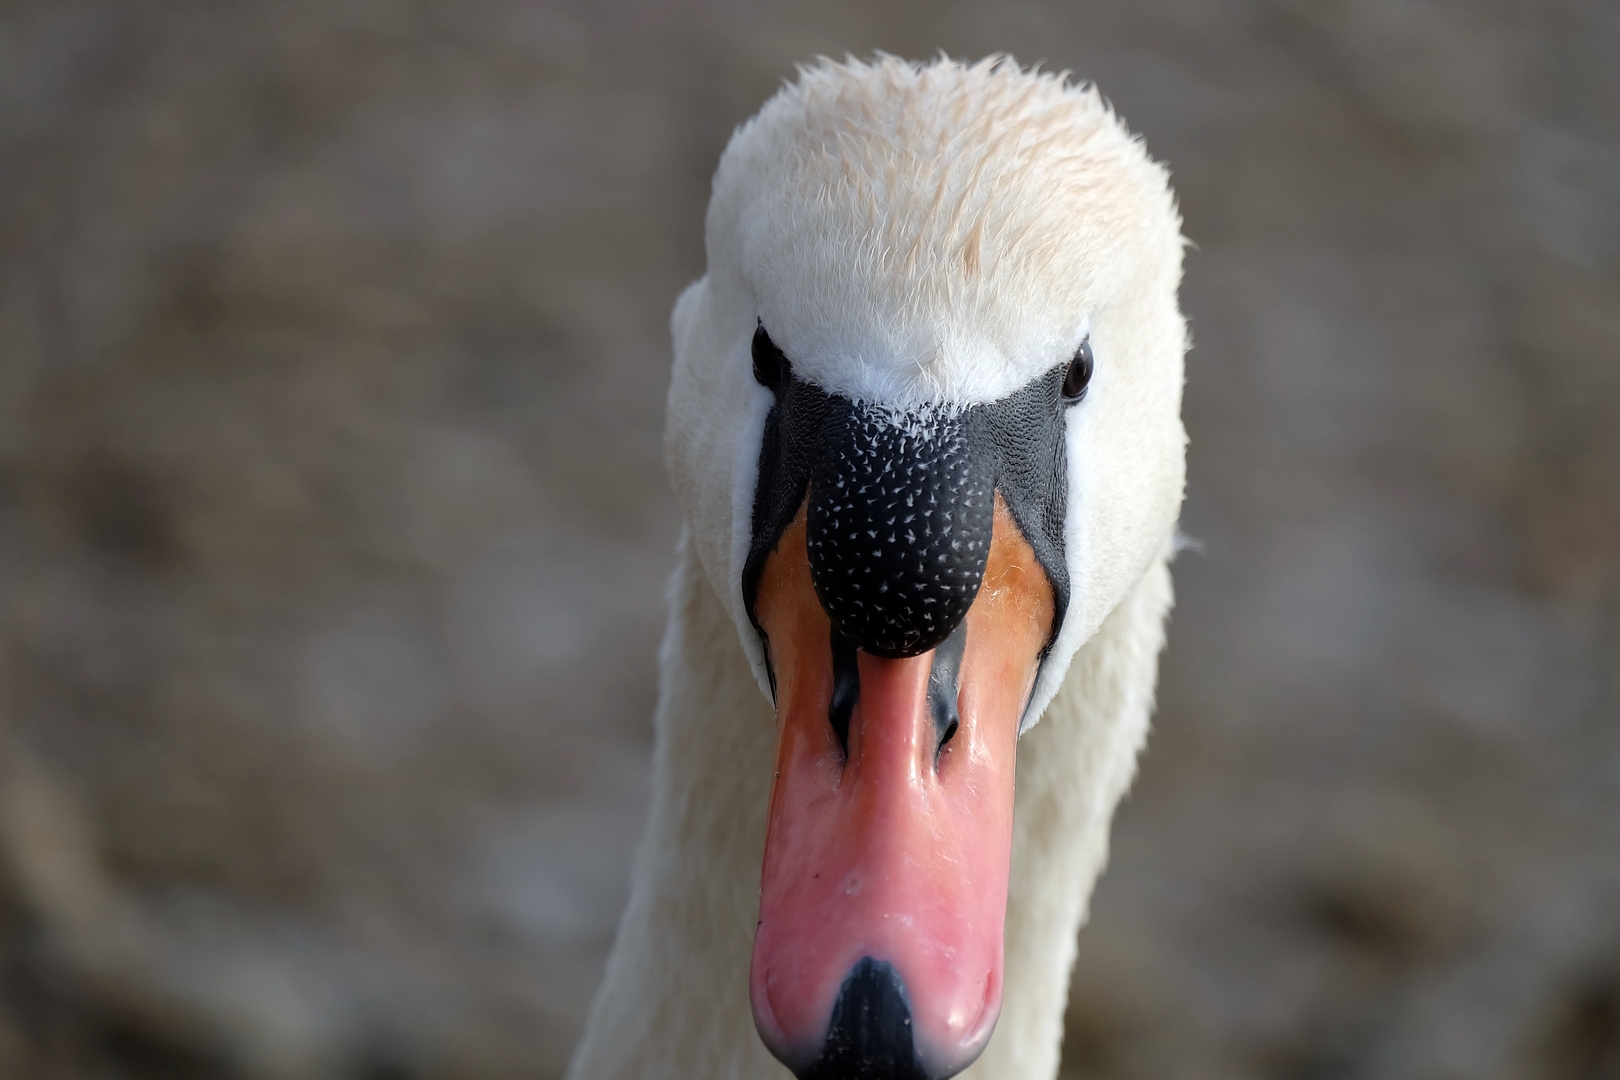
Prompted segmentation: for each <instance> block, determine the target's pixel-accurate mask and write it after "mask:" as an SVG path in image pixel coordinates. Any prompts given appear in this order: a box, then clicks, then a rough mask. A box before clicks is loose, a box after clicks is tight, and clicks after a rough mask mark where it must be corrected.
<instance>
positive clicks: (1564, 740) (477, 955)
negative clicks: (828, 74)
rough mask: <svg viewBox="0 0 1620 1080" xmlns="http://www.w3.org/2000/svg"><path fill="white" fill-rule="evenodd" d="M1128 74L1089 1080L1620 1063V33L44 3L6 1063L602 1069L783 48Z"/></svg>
mask: <svg viewBox="0 0 1620 1080" xmlns="http://www.w3.org/2000/svg"><path fill="white" fill-rule="evenodd" d="M873 48H884V49H888V50H891V51H894V52H898V53H902V54H906V55H911V56H923V55H928V54H930V53H932V52H933V51H935V50H937V49H939V48H943V49H945V50H947V51H949V52H950V53H952V54H954V55H965V56H979V55H983V54H985V53H987V52H990V51H994V50H1007V51H1010V52H1012V53H1013V54H1014V55H1016V56H1018V57H1019V58H1021V59H1024V60H1037V59H1041V60H1044V61H1045V62H1046V63H1047V64H1048V66H1052V67H1059V68H1063V67H1067V68H1072V69H1074V70H1075V71H1076V72H1077V73H1078V74H1079V75H1081V76H1083V77H1086V78H1091V79H1095V80H1096V81H1097V82H1098V83H1099V84H1100V85H1101V87H1102V88H1103V90H1104V92H1105V93H1106V94H1107V95H1108V96H1109V97H1110V98H1111V99H1112V100H1113V101H1114V102H1115V103H1116V104H1117V105H1118V107H1119V109H1120V111H1121V112H1122V113H1123V114H1124V115H1125V116H1126V117H1127V118H1128V120H1129V121H1130V123H1131V124H1132V125H1133V127H1134V128H1135V129H1136V130H1138V131H1141V132H1143V133H1144V134H1145V136H1146V138H1147V140H1148V146H1149V148H1150V150H1151V151H1152V152H1153V153H1154V154H1155V155H1156V156H1158V157H1160V158H1163V159H1165V160H1167V161H1169V162H1170V163H1171V165H1172V167H1173V170H1174V174H1175V179H1176V184H1177V187H1178V189H1179V192H1180V195H1181V200H1182V206H1183V209H1184V211H1185V215H1186V230H1187V232H1188V235H1189V236H1191V237H1192V238H1193V239H1194V240H1195V241H1196V242H1197V244H1198V248H1197V250H1196V251H1194V252H1193V253H1192V254H1191V255H1190V258H1189V262H1188V279H1187V284H1186V288H1185V290H1184V297H1185V305H1186V307H1187V310H1188V311H1189V313H1190V315H1191V318H1192V326H1193V331H1194V335H1195V337H1196V348H1195V350H1194V352H1193V354H1192V356H1191V358H1190V363H1189V382H1188V393H1187V419H1188V424H1189V427H1190V430H1191V434H1192V439H1193V446H1192V454H1193V457H1192V472H1191V491H1190V498H1189V502H1188V506H1187V512H1186V517H1185V527H1186V529H1187V530H1188V531H1189V532H1190V533H1191V534H1192V535H1193V536H1195V537H1197V538H1198V539H1200V540H1201V541H1202V543H1203V549H1204V550H1203V552H1202V554H1190V555H1187V556H1184V557H1183V558H1182V560H1181V562H1180V563H1179V564H1178V566H1177V578H1178V585H1179V591H1180V598H1181V599H1180V606H1179V608H1178V611H1177V614H1176V620H1175V624H1174V626H1173V629H1172V634H1171V646H1170V651H1169V654H1168V656H1167V658H1166V664H1165V669H1164V680H1163V685H1162V688H1161V694H1160V703H1161V707H1160V712H1159V718H1158V722H1157V729H1156V734H1155V736H1154V738H1153V740H1152V742H1151V746H1150V749H1149V753H1148V755H1147V758H1146V759H1145V762H1144V768H1143V772H1142V776H1141V780H1140V782H1139V784H1138V785H1137V789H1136V791H1135V793H1134V794H1133V795H1132V797H1131V799H1130V800H1129V802H1128V803H1127V805H1126V807H1125V808H1124V810H1123V812H1122V814H1121V816H1120V819H1119V821H1118V827H1117V830H1116V844H1115V854H1114V860H1113V866H1112V869H1111V870H1110V871H1109V873H1108V875H1107V877H1106V878H1105V880H1104V882H1103V885H1102V887H1101V889H1100V891H1099V893H1098V895H1097V898H1096V903H1095V918H1094V920H1093V923H1092V925H1091V927H1090V928H1089V929H1088V930H1087V931H1086V932H1085V934H1084V935H1083V937H1082V944H1081V961H1080V969H1079V971H1078V973H1077V976H1076V981H1075V992H1074V995H1073V1000H1072V1004H1071V1008H1070V1018H1071V1020H1070V1035H1069V1044H1068V1051H1067V1053H1068V1058H1067V1064H1066V1066H1065V1068H1066V1073H1067V1075H1069V1076H1072V1077H1088V1078H1096V1080H1115V1078H1117V1080H1137V1078H1141V1080H1147V1078H1154V1080H1163V1078H1186V1080H1223V1078H1232V1080H1248V1078H1276V1080H1307V1078H1322V1080H1328V1078H1334V1080H1351V1078H1373V1077H1379V1078H1382V1077H1413V1078H1450V1077H1457V1078H1463V1077H1468V1078H1489V1080H1496V1078H1503V1080H1508V1078H1511V1080H1529V1078H1567V1080H1600V1078H1608V1080H1612V1078H1615V1077H1620V686H1617V676H1616V668H1617V662H1620V7H1617V6H1615V5H1613V4H1610V3H1602V2H1593V3H1574V2H1541V3H1536V4H1527V3H1510V2H1507V0H1499V2H1496V3H1452V4H1427V3H1425V4H1418V3H1397V2H1394V0H1355V2H1351V0H1343V2H1332V3H1318V2H1308V0H1264V2H1256V3H1239V2H1237V0H1228V2H1225V3H1209V2H1198V3H1194V2H1192V0H1153V2H1148V3H1130V4H1127V3H1118V4H1107V5H1104V4H1084V5H1082V4H1063V3H1055V2H1054V3H1050V4H1044V5H1040V4H1037V5H1031V4H1027V3H1004V4H997V5H989V4H966V3H954V4H935V5H921V4H917V5H899V4H885V5H872V4H866V3H858V2H853V0H851V2H847V3H842V4H834V3H820V4H800V5H781V6H776V7H772V8H770V9H769V10H767V9H766V8H765V7H764V6H762V5H752V4H742V3H734V4H731V5H729V6H728V5H726V4H722V3H714V4H709V5H698V4H688V5H682V6H676V5H662V4H653V3H642V4H639V5H638V4H618V3H584V2H577V0H575V2H569V3H561V4H554V3H534V2H519V0H511V2H508V0H474V2H464V3H458V4H453V5H452V4H442V5H428V4H403V3H399V4H382V3H368V2H365V0H359V2H352V3H341V4H338V3H331V2H321V3H316V2H304V3H275V4H260V5H255V6H248V5H225V4H220V3H214V2H201V0H198V2H189V3H168V4H156V3H152V4H143V3H126V2H111V0H108V2H101V3H93V2H77V0H65V2H51V3H38V4H29V3H11V4H8V5H6V6H5V8H4V9H3V12H0V682H3V689H0V695H3V696H0V707H3V719H0V1076H3V1077H7V1078H17V1080H34V1078H52V1080H55V1078H63V1080H79V1078H101V1077H132V1078H133V1077H139V1078H149V1077H150V1078H155V1077H164V1078H167V1077H182V1078H185V1077H197V1078H227V1077H228V1078H252V1080H294V1078H296V1080H326V1078H334V1080H337V1078H344V1080H347V1078H363V1080H395V1078H398V1080H414V1078H423V1080H426V1078H441V1077H442V1078H484V1077H490V1078H500V1077H520V1076H521V1077H542V1078H543V1077H556V1076H558V1075H559V1073H560V1071H561V1069H562V1066H563V1063H564V1062H565V1060H566V1056H567V1054H568V1051H569V1049H570V1047H571V1045H572V1041H573V1039H574V1037H575V1035H576V1033H577V1031H578V1029H579V1026H580V1024H581V1023H582V1020H583V1016H584V1011H585V1008H586V1007H587V1004H588V1002H589V999H590V996H591V993H592V990H593V988H594V986H595V983H596V980H597V978H598V972H599V969H600V965H601V962H602V957H603V954H604V950H605V949H606V947H607V944H608V942H609V940H610V937H611V934H612V931H613V927H614V924H615V920H616V917H617V912H618V908H619V905H620V904H621V903H622V901H623V897H624V882H625V866H626V861H627V859H628V855H629V850H630V847H631V844H632V842H633V839H634V836H635V833H636V831H637V828H638V825H639V820H638V819H639V815H640V811H641V807H642V805H643V787H644V783H645V778H646V769H647V761H648V747H649V724H648V717H649V712H650V708H651V704H652V700H653V692H654V683H653V678H654V676H653V654H654V650H655V647H656V642H657V636H658V632H659V626H660V622H661V617H662V616H661V603H660V585H661V581H662V578H663V576H664V574H665V572H666V570H667V568H668V566H669V565H670V561H671V557H670V547H671V543H672V540H673V536H674V531H675V512H674V509H673V505H672V502H671V499H670V497H669V495H668V493H667V490H666V487H665V483H664V477H663V470H662V465H661V461H660V426H661V423H662V395H663V392H664V389H665V385H666V374H665V372H666V366H667V362H668V346H667V341H666V336H665V329H664V327H665V319H666V313H667V311H668V308H669V305H670V303H671V301H672V299H673V297H674V295H675V293H676V291H677V290H678V289H679V287H680V286H681V285H682V284H684V283H685V282H686V281H687V280H689V279H690V278H692V277H693V276H695V275H696V274H698V273H700V272H701V267H702V258H703V255H702V250H701V219H702V213H703V207H704V203H705V199H706V195H707V185H708V177H709V174H710V173H711V171H712V169H713V167H714V164H715V160H716V157H717V155H718V153H719V151H720V148H721V147H722V146H723V145H724V141H725V139H726V137H727V134H728V133H729V131H730V129H731V128H732V126H733V125H735V124H736V123H738V122H739V121H740V120H742V119H743V118H745V117H746V116H747V115H748V114H749V113H750V112H752V111H753V109H754V108H756V107H757V106H758V104H759V103H760V102H761V101H762V100H763V99H764V97H765V96H766V95H768V94H769V93H770V92H771V90H772V88H773V87H774V86H775V85H777V83H778V82H779V80H781V79H782V78H783V77H785V76H787V75H788V74H790V73H791V70H792V64H793V62H794V61H796V60H800V59H804V58H807V57H810V56H811V55H813V54H816V53H818V52H830V53H835V54H841V53H842V52H844V51H846V50H852V51H856V52H862V53H864V52H867V51H869V50H871V49H873Z"/></svg>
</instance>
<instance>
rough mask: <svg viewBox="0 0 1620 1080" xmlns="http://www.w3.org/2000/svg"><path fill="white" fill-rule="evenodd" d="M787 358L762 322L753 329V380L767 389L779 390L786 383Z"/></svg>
mask: <svg viewBox="0 0 1620 1080" xmlns="http://www.w3.org/2000/svg"><path fill="white" fill-rule="evenodd" d="M787 378H788V358H787V357H785V356H783V355H782V350H781V349H778V348H777V347H776V342H774V341H772V340H771V335H769V334H767V333H766V332H765V324H764V323H763V322H762V323H760V324H759V326H758V327H756V328H755V330H754V381H756V382H758V383H759V385H761V386H763V387H765V388H766V389H768V390H780V389H782V387H783V386H784V385H786V383H787Z"/></svg>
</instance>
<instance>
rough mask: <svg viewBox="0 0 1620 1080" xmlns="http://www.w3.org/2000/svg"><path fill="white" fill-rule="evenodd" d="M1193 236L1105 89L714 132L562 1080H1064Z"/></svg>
mask: <svg viewBox="0 0 1620 1080" xmlns="http://www.w3.org/2000/svg"><path fill="white" fill-rule="evenodd" d="M1180 228H1181V223H1180V217H1179V213H1178V210H1177V207H1176V204H1175V200H1174V196H1173V194H1172V192H1171V189H1170V186H1169V181H1168V175H1167V173H1166V171H1165V170H1164V168H1163V167H1162V166H1160V165H1158V164H1156V163H1155V162H1153V161H1152V160H1151V159H1150V158H1149V157H1148V155H1147V153H1146V151H1145V150H1144V148H1143V146H1142V144H1141V142H1140V141H1139V140H1137V139H1135V138H1133V137H1132V136H1131V135H1130V133H1129V132H1128V131H1127V130H1126V128H1125V127H1124V125H1123V123H1122V122H1121V121H1120V120H1119V119H1118V118H1117V117H1116V116H1115V115H1114V113H1113V112H1112V110H1111V108H1110V107H1109V106H1108V105H1107V104H1106V103H1105V102H1104V101H1103V100H1102V99H1101V98H1100V97H1099V95H1098V94H1097V92H1096V90H1095V89H1094V88H1091V87H1089V86H1084V85H1075V84H1072V83H1070V82H1069V81H1068V80H1067V78H1066V75H1054V74H1049V73H1043V72H1040V71H1038V70H1029V69H1023V68H1021V67H1020V66H1019V65H1018V64H1016V63H1015V62H1013V61H1011V60H1010V59H1008V58H1006V57H999V56H998V57H991V58H989V59H987V60H984V61H980V62H977V63H973V64H966V63H962V62H958V61H953V60H949V59H946V58H943V57H942V58H941V59H939V60H937V61H934V62H931V63H922V64H918V63H910V62H905V61H902V60H900V59H897V58H895V57H892V56H887V55H883V54H879V55H878V56H876V57H874V58H872V59H870V60H858V59H854V58H850V59H846V60H845V61H842V62H835V61H830V60H827V59H822V60H820V61H818V62H817V63H815V64H813V65H810V66H806V67H801V68H800V69H799V73H798V77H797V79H795V80H793V81H792V82H789V83H787V84H785V85H784V86H783V87H782V88H781V89H780V90H779V92H778V93H776V94H775V96H774V97H772V98H771V99H770V100H769V101H768V102H767V103H766V104H765V105H764V106H763V108H762V109H761V110H760V112H759V113H758V114H757V115H756V116H754V117H753V118H752V119H751V120H749V121H748V122H747V123H745V124H743V125H742V126H741V127H740V128H738V129H737V131H736V132H735V133H734V135H733V137H732V139H731V141H730V143H729V144H728V146H727V148H726V150H725V152H724V153H723V155H722V157H721V160H720V165H719V169H718V171H717V173H716V175H715V178H714V187H713V193H712V198H711V202H710V205H709V211H708V217H707V221H706V248H707V257H708V261H707V268H706V273H705V275H704V276H703V277H702V278H700V279H699V280H698V281H696V282H694V283H693V284H692V285H690V286H688V287H687V289H686V290H685V291H684V292H683V293H682V294H681V296H680V297H679V299H678V300H677V302H676V304H675V309H674V313H673V316H672V319H671V330H672V337H673V340H674V354H675V359H674V369H673V374H672V381H671V386H670V391H669V402H668V426H667V435H666V456H667V460H668V464H669V469H670V475H671V478H672V483H673V486H674V489H675V492H676V494H677V497H678V500H679V503H680V506H681V509H682V514H683V526H682V530H681V534H680V539H679V542H678V546H677V559H676V562H677V565H676V568H675V570H674V572H673V574H672V577H671V579H670V584H669V586H668V596H667V599H668V604H669V621H668V626H667V631H666V634H665V637H664V641H663V645H662V648H661V652H660V657H659V665H660V690H659V697H658V703H657V710H656V715H655V732H656V744H655V753H654V766H653V780H652V790H651V801H650V810H649V814H648V820H647V825H646V830H645V833H644V835H643V838H642V840H641V843H640V846H639V848H638V849H637V852H636V855H635V857H634V862H633V866H632V870H631V894H630V899H629V901H628V905H627V908H626V910H625V912H624V915H623V919H622V922H621V924H620V928H619V931H618V936H617V938H616V940H615V943H614V946H613V949H612V951H611V954H610V956H609V959H608V963H607V969H606V974H605V976H604V980H603V982H602V985H601V987H600V989H599V991H598V993H597V996H596V998H595V1000H594V1003H593V1005H592V1008H591V1010H590V1013H589V1017H588V1020H587V1024H586V1029H585V1033H584V1035H583V1036H582V1038H581V1041H580V1043H579V1045H578V1046H577V1048H576V1050H575V1054H574V1057H573V1059H572V1062H571V1065H570V1072H569V1076H570V1077H572V1078H573V1080H632V1078H648V1080H651V1078H673V1077H691V1078H703V1080H721V1078H736V1080H743V1078H759V1077H773V1076H786V1074H787V1072H788V1071H791V1072H792V1073H793V1074H794V1075H795V1076H797V1077H799V1078H800V1080H838V1078H855V1077H872V1078H896V1080H899V1078H906V1080H923V1078H926V1080H940V1078H943V1077H947V1076H951V1075H955V1074H956V1073H959V1072H961V1071H963V1070H964V1069H966V1070H967V1075H969V1076H973V1077H983V1078H1005V1080H1014V1078H1016V1080H1032V1078H1041V1077H1051V1076H1053V1075H1054V1074H1055V1073H1056V1071H1057V1067H1058V1061H1059V1052H1060V1043H1061V1037H1062V1020H1063V1013H1064V1006H1065V997H1066V993H1067V987H1068V980H1069V972H1070V967H1071V964H1072V962H1073V959H1074V955H1075V948H1076V945H1075V938H1076V934H1077V932H1078V929H1079V926H1080V924H1081V922H1082V920H1083V918H1084V915H1085V911H1086V904H1087V899H1088V897H1089V895H1090V892H1091V889H1092V886H1093V884H1094V882H1095V880H1096V878H1097V875H1098V873H1099V872H1100V870H1101V867H1102V865H1103V862H1104V860H1105V857H1106V852H1107V843H1108V824H1109V819H1110V817H1111V816H1112V814H1113V811H1114V807H1115V805H1116V804H1117V802H1118V801H1119V799H1120V797H1121V796H1122V794H1123V793H1124V791H1125V789H1126V787H1127V785H1128V784H1129V782H1130V780H1131V777H1132V774H1133V772H1134V770H1135V763H1136V758H1137V753H1138V750H1139V748H1140V747H1141V745H1142V743H1143V740H1144V737H1145V735H1146V731H1147V726H1148V718H1149V714H1150V712H1151V710H1152V703H1153V691H1154V684H1155V679H1156V677H1157V664H1158V656H1159V652H1160V649H1161V647H1162V645H1163V643H1164V624H1165V619H1166V617H1167V614H1168V612H1169V609H1170V606H1171V581H1170V573H1169V562H1170V560H1171V558H1172V556H1173V554H1174V550H1175V542H1174V536H1175V529H1176V523H1177V519H1178V516H1179V512H1180V506H1181V500H1182V491H1183V486H1184V477H1185V465H1184V461H1185V445H1186V437H1185V433H1184V430H1183V427H1182V424H1181V419H1180V407H1181V388H1182V379H1183V358H1184V354H1185V352H1186V348H1187V334H1186V325H1185V321H1184V319H1183V318H1182V315H1181V313H1180V310H1179V307H1178V303H1177V296H1176V293H1177V288H1178V286H1179V282H1180V277H1181V258H1182V246H1183V242H1182V239H1181V233H1180ZM1043 717H1044V719H1043ZM1037 721H1039V723H1037ZM992 1033H994V1038H991V1035H992Z"/></svg>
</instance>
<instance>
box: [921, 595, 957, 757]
mask: <svg viewBox="0 0 1620 1080" xmlns="http://www.w3.org/2000/svg"><path fill="white" fill-rule="evenodd" d="M966 648H967V620H965V619H964V620H963V621H962V622H960V623H957V625H956V629H955V630H952V631H951V636H950V637H948V638H946V639H945V640H944V641H942V642H940V645H939V648H937V649H935V650H934V661H933V665H932V666H931V667H930V668H929V670H928V708H929V711H930V712H931V713H932V714H933V717H934V740H935V741H934V763H935V768H938V765H939V755H940V753H941V752H942V751H943V750H944V749H945V744H946V743H948V742H950V741H951V740H952V739H953V738H955V737H956V732H957V729H958V728H960V727H961V726H962V725H961V720H962V718H961V714H960V712H959V711H958V709H957V699H958V697H959V696H960V695H961V686H962V680H961V672H962V653H963V652H964V651H965V650H966Z"/></svg>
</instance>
